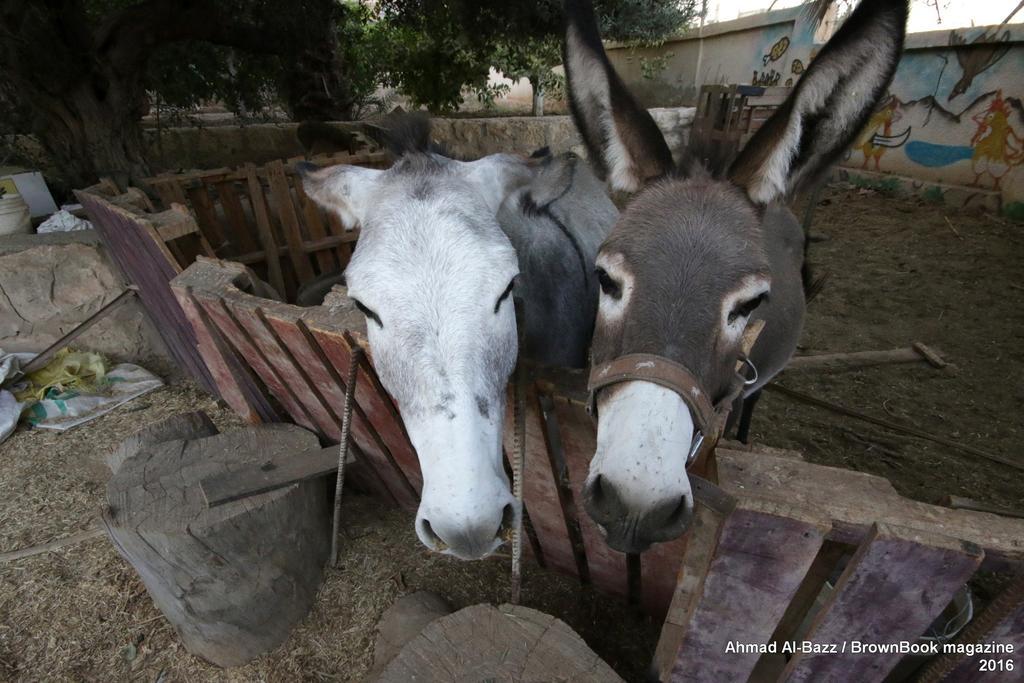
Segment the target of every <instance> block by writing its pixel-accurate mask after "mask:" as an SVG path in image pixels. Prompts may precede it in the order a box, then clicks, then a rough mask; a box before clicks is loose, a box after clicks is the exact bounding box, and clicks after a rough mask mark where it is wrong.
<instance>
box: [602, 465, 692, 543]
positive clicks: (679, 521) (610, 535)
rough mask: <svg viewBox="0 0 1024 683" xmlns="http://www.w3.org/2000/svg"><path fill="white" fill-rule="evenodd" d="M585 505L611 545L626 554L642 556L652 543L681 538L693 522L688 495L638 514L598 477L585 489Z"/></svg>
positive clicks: (611, 487)
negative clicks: (640, 554) (641, 553)
mask: <svg viewBox="0 0 1024 683" xmlns="http://www.w3.org/2000/svg"><path fill="white" fill-rule="evenodd" d="M583 505H584V507H585V508H586V510H587V514H589V515H590V517H591V519H593V520H594V521H595V522H596V523H597V524H598V525H599V526H600V527H601V529H602V531H604V533H605V537H606V540H607V542H608V545H609V546H611V547H612V548H614V549H615V550H618V551H620V552H623V553H640V552H643V551H645V550H647V549H648V548H649V547H650V546H651V544H652V543H661V542H663V541H671V540H672V539H674V538H677V537H678V536H680V535H681V534H682V533H683V531H685V530H686V528H687V527H689V526H690V522H691V521H692V519H693V496H692V495H691V494H689V493H687V494H684V495H682V496H679V497H676V498H669V499H665V500H660V501H657V502H655V503H653V504H652V505H650V506H648V507H646V508H645V509H643V510H642V511H640V512H639V513H638V512H635V511H634V509H633V508H632V507H631V506H628V505H626V504H625V502H623V500H622V497H621V495H620V494H619V492H618V490H617V489H616V488H615V485H614V484H613V483H612V482H611V480H609V479H607V478H605V477H603V476H601V475H597V476H595V477H593V478H591V479H590V480H588V481H587V483H586V485H585V486H584V487H583Z"/></svg>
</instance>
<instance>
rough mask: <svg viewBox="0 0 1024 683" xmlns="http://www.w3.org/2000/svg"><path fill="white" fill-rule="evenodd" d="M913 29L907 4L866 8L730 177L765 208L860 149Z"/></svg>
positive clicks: (871, 1)
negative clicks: (858, 141) (849, 150)
mask: <svg viewBox="0 0 1024 683" xmlns="http://www.w3.org/2000/svg"><path fill="white" fill-rule="evenodd" d="M906 25H907V0H862V1H861V3H860V5H858V6H857V9H856V10H854V12H853V14H851V15H850V17H849V18H848V19H847V20H846V21H845V22H844V23H843V26H842V28H840V29H839V31H838V32H837V33H836V34H835V36H833V38H832V40H830V41H829V42H828V44H826V45H825V47H824V48H822V50H821V52H820V53H819V54H818V56H817V57H815V59H814V61H813V62H812V63H811V66H810V68H809V69H808V70H807V73H805V74H804V76H803V77H802V78H801V79H800V81H799V82H798V83H797V84H796V87H795V88H793V92H792V93H791V94H790V96H789V97H788V98H787V99H786V101H785V102H784V103H783V104H782V106H781V107H779V110H778V111H777V112H775V114H773V115H772V117H771V118H770V119H768V121H766V122H765V124H764V125H763V126H762V127H761V129H760V130H759V131H757V133H756V134H755V135H754V137H753V138H751V140H750V142H748V143H747V145H746V147H744V148H743V151H742V152H740V155H739V157H737V159H736V161H734V162H733V164H732V167H731V168H730V169H729V177H730V178H731V179H732V180H733V181H734V182H735V183H737V184H738V185H740V186H741V187H743V188H745V189H746V191H747V194H748V195H749V196H750V198H751V199H752V200H753V201H754V202H756V203H758V204H767V203H769V202H772V201H775V200H778V199H781V198H783V197H785V196H786V195H788V194H789V193H790V192H792V191H793V190H796V189H797V188H799V187H801V186H803V185H804V184H806V183H807V182H809V181H810V180H813V178H814V177H815V176H816V175H817V174H818V173H820V172H821V171H823V170H824V169H825V168H826V167H827V166H828V165H829V164H831V163H832V162H833V161H835V160H836V158H837V157H838V156H839V155H840V154H841V153H842V152H843V150H845V149H846V147H847V146H848V145H849V144H850V143H851V142H852V141H853V139H854V137H856V135H857V134H858V133H859V132H860V130H861V128H863V126H864V124H865V123H866V122H867V119H868V117H869V116H870V115H871V112H872V110H873V109H874V107H875V105H876V104H877V103H878V101H879V100H880V99H881V98H882V95H883V94H884V93H885V90H886V88H888V87H889V83H890V82H891V81H892V77H893V74H894V73H895V71H896V66H897V64H898V63H899V58H900V53H901V52H902V51H903V36H904V33H905V32H906Z"/></svg>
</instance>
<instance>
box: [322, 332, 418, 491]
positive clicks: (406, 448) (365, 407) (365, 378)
mask: <svg viewBox="0 0 1024 683" xmlns="http://www.w3.org/2000/svg"><path fill="white" fill-rule="evenodd" d="M307 327H308V330H309V332H310V334H311V335H312V337H313V339H314V340H315V341H316V344H317V346H318V347H319V349H320V351H321V352H322V353H323V354H324V357H325V358H327V360H329V361H330V364H331V366H332V367H333V369H334V372H335V373H336V374H337V375H338V377H339V378H341V377H348V372H349V368H350V367H351V362H352V356H351V353H352V352H351V347H350V345H349V342H348V341H347V340H346V339H345V338H344V335H343V334H342V333H340V332H337V331H328V330H325V329H323V328H321V327H314V326H313V324H311V323H310V324H307ZM371 370H372V368H371ZM340 386H342V387H343V386H344V382H343V381H342V382H341V384H340ZM355 397H356V405H358V406H359V408H360V410H361V411H362V414H363V415H364V417H365V419H366V422H367V423H368V424H369V426H370V429H371V430H372V432H374V433H376V435H377V437H376V438H378V439H379V440H380V444H381V446H382V447H381V449H380V456H381V459H379V460H376V461H375V465H374V466H375V469H376V470H377V473H378V474H379V475H380V477H381V478H382V479H384V480H385V482H387V483H388V488H389V489H392V492H393V494H394V495H395V498H396V499H398V502H399V504H400V505H402V506H403V507H405V508H406V509H413V510H415V509H416V508H417V507H418V505H419V494H420V491H422V490H423V477H422V475H421V474H420V471H419V459H418V458H417V456H416V451H415V450H414V449H413V447H412V443H411V442H410V441H409V438H408V435H407V434H406V433H405V431H404V429H405V428H404V425H402V426H401V427H399V426H398V425H396V424H395V420H394V417H393V415H392V414H391V412H390V411H389V410H388V408H387V406H386V405H385V401H390V399H389V398H388V397H386V396H382V395H380V394H378V393H377V388H376V385H375V384H374V383H373V382H372V381H371V380H370V373H369V372H367V370H366V368H365V367H363V366H361V367H360V368H359V370H358V371H357V380H356V390H355ZM354 425H355V423H353V426H354ZM368 454H370V455H373V454H374V451H373V450H368ZM407 489H411V491H412V493H411V495H407V494H402V493H401V491H403V490H407Z"/></svg>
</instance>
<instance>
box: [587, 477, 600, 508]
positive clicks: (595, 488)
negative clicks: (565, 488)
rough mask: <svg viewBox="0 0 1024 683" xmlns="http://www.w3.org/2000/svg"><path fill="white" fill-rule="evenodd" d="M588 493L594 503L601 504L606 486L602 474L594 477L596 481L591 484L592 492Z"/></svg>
mask: <svg viewBox="0 0 1024 683" xmlns="http://www.w3.org/2000/svg"><path fill="white" fill-rule="evenodd" d="M587 493H588V495H589V496H590V500H591V501H593V502H594V503H599V501H600V500H601V498H602V497H604V486H603V484H602V479H601V475H600V474H599V475H597V476H596V477H594V480H593V481H592V482H591V483H590V490H589V491H588V492H587Z"/></svg>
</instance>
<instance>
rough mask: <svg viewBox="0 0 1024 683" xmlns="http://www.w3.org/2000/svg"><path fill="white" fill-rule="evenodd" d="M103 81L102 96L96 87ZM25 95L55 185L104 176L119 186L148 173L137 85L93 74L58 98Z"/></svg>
mask: <svg viewBox="0 0 1024 683" xmlns="http://www.w3.org/2000/svg"><path fill="white" fill-rule="evenodd" d="M103 82H105V85H106V86H107V87H106V90H105V92H103V91H101V90H100V88H99V87H97V85H96V84H97V83H103ZM35 95H38V96H35ZM28 96H29V97H30V98H31V99H32V101H34V102H35V103H36V106H35V110H36V117H35V119H34V122H33V128H34V132H35V134H36V136H37V137H38V139H39V141H40V143H41V144H42V145H43V148H44V149H45V150H46V152H47V153H48V154H49V155H50V159H51V161H52V163H53V166H54V170H55V171H56V173H57V178H56V180H57V184H58V185H64V186H65V187H66V188H68V189H71V188H81V187H85V186H87V185H90V184H92V183H94V182H96V180H97V179H99V178H104V177H109V178H112V179H113V180H114V181H115V182H117V183H118V185H120V186H121V187H122V188H124V187H126V186H127V185H128V184H130V183H137V182H138V181H139V180H140V179H141V178H145V177H147V176H148V175H150V168H149V165H148V164H147V163H146V150H145V143H144V140H143V136H142V126H141V124H140V121H139V119H140V118H141V114H142V111H143V110H144V108H145V107H144V102H145V93H144V92H142V89H141V87H139V88H132V87H131V86H127V85H126V84H124V83H117V82H116V81H115V80H114V79H109V78H107V77H106V76H105V75H100V74H95V73H94V74H91V77H90V78H88V79H86V80H84V81H83V82H81V83H79V84H77V85H76V86H75V87H74V88H73V89H72V90H71V91H70V92H68V93H67V94H66V96H65V97H64V98H63V99H56V98H50V97H48V96H46V94H44V93H38V94H35V93H29V95H28Z"/></svg>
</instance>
